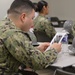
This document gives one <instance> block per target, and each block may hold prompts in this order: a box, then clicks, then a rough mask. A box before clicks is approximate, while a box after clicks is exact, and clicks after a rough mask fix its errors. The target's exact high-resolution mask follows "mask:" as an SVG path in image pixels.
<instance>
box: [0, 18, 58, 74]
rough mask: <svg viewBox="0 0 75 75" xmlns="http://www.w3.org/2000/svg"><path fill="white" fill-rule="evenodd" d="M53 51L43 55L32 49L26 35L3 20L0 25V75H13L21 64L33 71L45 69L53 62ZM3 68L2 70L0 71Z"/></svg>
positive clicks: (6, 20)
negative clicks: (2, 74)
mask: <svg viewBox="0 0 75 75" xmlns="http://www.w3.org/2000/svg"><path fill="white" fill-rule="evenodd" d="M57 54H58V53H57V51H56V50H55V49H52V50H48V51H46V52H44V53H42V52H40V51H39V50H38V49H37V48H35V47H33V46H32V45H31V43H30V40H29V37H28V36H27V34H26V33H25V32H24V31H22V30H20V29H19V28H17V27H16V26H15V25H14V23H13V22H12V21H11V20H9V19H5V20H3V21H1V23H0V75H1V73H2V72H4V75H14V74H15V73H16V72H17V71H18V67H19V66H20V65H21V64H23V65H26V66H27V67H30V68H32V69H34V70H37V69H42V68H45V67H46V66H47V65H48V64H51V63H53V62H54V61H55V59H56V57H57ZM1 68H3V69H4V70H3V69H1Z"/></svg>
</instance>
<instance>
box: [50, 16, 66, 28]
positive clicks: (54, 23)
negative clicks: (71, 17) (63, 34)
mask: <svg viewBox="0 0 75 75" xmlns="http://www.w3.org/2000/svg"><path fill="white" fill-rule="evenodd" d="M64 22H65V20H59V18H58V17H51V23H52V26H54V27H63V24H64Z"/></svg>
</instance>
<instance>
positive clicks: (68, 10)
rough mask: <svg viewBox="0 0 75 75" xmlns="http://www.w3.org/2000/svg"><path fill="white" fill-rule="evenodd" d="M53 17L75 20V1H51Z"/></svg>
mask: <svg viewBox="0 0 75 75" xmlns="http://www.w3.org/2000/svg"><path fill="white" fill-rule="evenodd" d="M50 4H51V13H50V15H51V16H57V17H59V18H60V19H67V20H75V0H50Z"/></svg>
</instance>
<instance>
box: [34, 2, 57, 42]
mask: <svg viewBox="0 0 75 75" xmlns="http://www.w3.org/2000/svg"><path fill="white" fill-rule="evenodd" d="M37 7H38V9H37V11H38V12H39V15H38V16H37V17H36V18H35V19H34V33H35V34H36V32H40V33H41V32H42V33H45V34H46V35H47V36H48V37H49V39H50V41H51V40H52V38H53V36H54V35H55V33H56V31H55V29H54V28H53V27H52V26H51V23H50V21H49V20H48V19H47V18H46V15H47V14H48V3H47V2H45V1H39V2H38V4H37ZM41 35H42V34H41Z"/></svg>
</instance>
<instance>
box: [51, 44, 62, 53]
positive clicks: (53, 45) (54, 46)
mask: <svg viewBox="0 0 75 75" xmlns="http://www.w3.org/2000/svg"><path fill="white" fill-rule="evenodd" d="M51 48H54V49H56V50H57V52H60V51H61V44H58V43H54V44H52V45H51Z"/></svg>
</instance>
